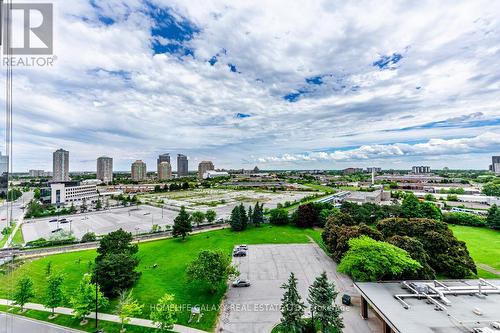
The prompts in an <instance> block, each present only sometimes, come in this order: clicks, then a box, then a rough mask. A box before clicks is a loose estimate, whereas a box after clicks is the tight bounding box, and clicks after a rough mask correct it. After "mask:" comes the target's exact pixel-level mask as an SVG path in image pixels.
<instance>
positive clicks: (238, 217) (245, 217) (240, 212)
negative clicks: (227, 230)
mask: <svg viewBox="0 0 500 333" xmlns="http://www.w3.org/2000/svg"><path fill="white" fill-rule="evenodd" d="M262 223H264V204H259V203H258V202H256V203H255V206H254V208H253V209H252V207H251V206H249V207H248V210H247V209H245V206H244V205H243V204H242V203H241V204H239V205H238V206H236V207H234V208H233V210H232V211H231V217H230V218H229V224H230V225H231V229H232V230H234V231H242V230H245V229H246V228H247V227H248V225H255V226H256V227H259V226H260V225H261V224H262Z"/></svg>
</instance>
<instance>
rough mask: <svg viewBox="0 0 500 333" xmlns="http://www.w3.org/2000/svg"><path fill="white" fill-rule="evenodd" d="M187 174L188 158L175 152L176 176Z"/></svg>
mask: <svg viewBox="0 0 500 333" xmlns="http://www.w3.org/2000/svg"><path fill="white" fill-rule="evenodd" d="M187 175H188V158H187V156H186V155H182V154H177V177H186V176H187Z"/></svg>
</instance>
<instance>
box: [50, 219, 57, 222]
mask: <svg viewBox="0 0 500 333" xmlns="http://www.w3.org/2000/svg"><path fill="white" fill-rule="evenodd" d="M49 222H57V219H52V220H50V221H49Z"/></svg>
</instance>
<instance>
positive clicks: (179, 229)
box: [172, 206, 193, 240]
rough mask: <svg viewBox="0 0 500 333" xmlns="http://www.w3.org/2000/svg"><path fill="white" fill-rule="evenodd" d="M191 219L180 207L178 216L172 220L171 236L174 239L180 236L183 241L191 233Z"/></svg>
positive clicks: (183, 208)
mask: <svg viewBox="0 0 500 333" xmlns="http://www.w3.org/2000/svg"><path fill="white" fill-rule="evenodd" d="M191 219H192V217H191V215H189V213H188V212H186V208H185V207H184V206H182V207H181V211H180V212H179V215H177V217H176V218H175V219H174V227H173V229H172V235H173V236H174V237H178V236H181V237H182V240H185V239H186V236H187V235H189V233H190V232H191V231H193V227H192V226H191Z"/></svg>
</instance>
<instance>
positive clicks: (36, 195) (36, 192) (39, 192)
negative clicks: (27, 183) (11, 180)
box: [33, 187, 41, 200]
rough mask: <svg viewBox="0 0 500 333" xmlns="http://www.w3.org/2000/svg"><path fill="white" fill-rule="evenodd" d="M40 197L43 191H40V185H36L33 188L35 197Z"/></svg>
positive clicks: (38, 198) (37, 198)
mask: <svg viewBox="0 0 500 333" xmlns="http://www.w3.org/2000/svg"><path fill="white" fill-rule="evenodd" d="M40 197H41V191H40V188H39V187H36V188H35V189H34V190H33V198H35V199H36V200H40Z"/></svg>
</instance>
